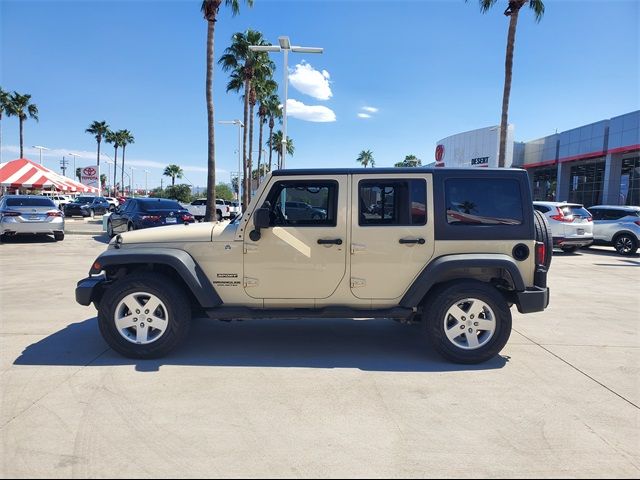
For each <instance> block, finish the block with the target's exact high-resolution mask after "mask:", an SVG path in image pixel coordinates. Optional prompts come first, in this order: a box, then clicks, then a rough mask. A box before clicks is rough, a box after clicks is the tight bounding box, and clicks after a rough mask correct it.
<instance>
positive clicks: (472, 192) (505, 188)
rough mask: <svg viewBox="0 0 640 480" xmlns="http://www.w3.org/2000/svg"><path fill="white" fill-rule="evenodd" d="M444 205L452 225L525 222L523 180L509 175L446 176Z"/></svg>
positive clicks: (518, 223) (449, 222)
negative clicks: (498, 176) (508, 176)
mask: <svg viewBox="0 0 640 480" xmlns="http://www.w3.org/2000/svg"><path fill="white" fill-rule="evenodd" d="M445 208H446V218H447V223H448V224H450V225H466V226H474V225H475V226H480V225H505V226H506V225H522V223H523V218H524V217H523V208H522V193H521V191H520V182H518V181H517V180H512V179H508V178H495V179H494V178H451V179H447V180H445Z"/></svg>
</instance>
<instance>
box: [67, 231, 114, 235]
mask: <svg viewBox="0 0 640 480" xmlns="http://www.w3.org/2000/svg"><path fill="white" fill-rule="evenodd" d="M64 233H65V235H94V236H102V235H104V236H107V234H106V232H103V231H102V230H100V231H96V232H90V231H87V230H65V231H64Z"/></svg>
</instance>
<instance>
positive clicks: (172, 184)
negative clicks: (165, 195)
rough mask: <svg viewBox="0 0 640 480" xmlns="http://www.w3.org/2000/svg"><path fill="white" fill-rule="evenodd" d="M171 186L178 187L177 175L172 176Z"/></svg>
mask: <svg viewBox="0 0 640 480" xmlns="http://www.w3.org/2000/svg"><path fill="white" fill-rule="evenodd" d="M171 186H172V187H175V186H176V176H175V175H171Z"/></svg>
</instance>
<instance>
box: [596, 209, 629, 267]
mask: <svg viewBox="0 0 640 480" xmlns="http://www.w3.org/2000/svg"><path fill="white" fill-rule="evenodd" d="M589 212H591V215H593V239H594V243H595V244H597V245H611V246H613V248H615V249H616V251H617V252H618V253H619V254H620V255H633V254H634V253H636V251H637V250H638V246H640V207H628V206H619V205H596V206H594V207H589Z"/></svg>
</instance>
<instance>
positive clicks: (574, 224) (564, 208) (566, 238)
mask: <svg viewBox="0 0 640 480" xmlns="http://www.w3.org/2000/svg"><path fill="white" fill-rule="evenodd" d="M533 208H534V209H535V210H537V211H539V212H540V213H542V214H543V215H544V216H545V217H547V220H548V221H549V225H550V226H551V234H552V236H553V246H554V247H556V248H560V249H562V250H563V251H565V252H575V251H576V250H577V249H578V248H580V247H585V246H587V245H591V244H592V243H593V218H592V216H591V214H590V213H589V211H588V210H587V209H586V208H584V206H582V205H580V204H578V203H567V202H533Z"/></svg>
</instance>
